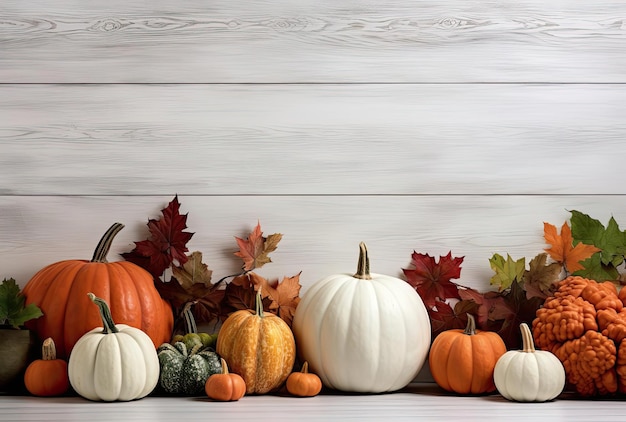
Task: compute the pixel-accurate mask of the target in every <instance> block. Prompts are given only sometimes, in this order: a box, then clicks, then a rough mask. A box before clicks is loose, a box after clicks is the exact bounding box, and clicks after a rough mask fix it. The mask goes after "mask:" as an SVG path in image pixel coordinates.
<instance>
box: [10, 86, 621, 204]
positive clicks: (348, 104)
mask: <svg viewBox="0 0 626 422" xmlns="http://www.w3.org/2000/svg"><path fill="white" fill-rule="evenodd" d="M624 116H626V85H593V84H592V85H567V86H561V85H556V86H555V85H541V84H540V85H499V84H496V85H436V84H435V85H419V84H418V85H393V86H382V85H367V84H366V85H360V84H356V85H323V86H318V85H5V86H0V142H1V146H0V148H1V150H2V153H1V154H0V194H4V195H102V194H116V195H121V194H127V195H169V194H174V193H180V194H197V195H302V194H315V195H317V194H331V195H353V194H378V195H380V194H398V195H402V194H411V195H413V194H624V193H626V187H625V185H624V183H623V180H624V179H625V176H626V174H625V172H626V170H625V168H624V166H623V163H622V159H623V157H624V155H625V154H626V143H624V139H626V120H624Z"/></svg>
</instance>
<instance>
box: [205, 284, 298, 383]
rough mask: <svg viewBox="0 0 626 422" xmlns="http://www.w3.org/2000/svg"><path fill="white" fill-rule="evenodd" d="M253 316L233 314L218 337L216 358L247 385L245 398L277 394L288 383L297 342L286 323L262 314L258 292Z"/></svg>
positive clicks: (246, 312)
mask: <svg viewBox="0 0 626 422" xmlns="http://www.w3.org/2000/svg"><path fill="white" fill-rule="evenodd" d="M255 307H256V312H255V311H252V310H249V309H245V310H240V311H236V312H234V313H232V314H231V315H230V316H229V317H228V318H226V321H224V324H222V327H221V328H220V332H219V335H218V337H217V347H216V351H217V354H218V355H220V356H221V357H223V358H224V359H225V360H226V362H228V365H229V366H230V369H231V371H232V372H234V373H236V374H239V375H241V377H242V378H243V380H244V381H245V382H246V394H264V393H268V392H270V391H272V390H276V389H278V388H279V387H281V386H282V384H283V383H284V382H285V380H287V377H288V376H289V374H291V371H292V369H293V364H294V362H295V360H296V342H295V339H294V337H293V333H292V332H291V329H290V328H289V326H288V325H287V323H286V322H285V321H283V320H282V319H281V318H279V317H278V316H276V315H274V314H271V313H267V314H266V313H264V312H263V304H262V302H261V290H260V289H259V291H257V294H256V306H255Z"/></svg>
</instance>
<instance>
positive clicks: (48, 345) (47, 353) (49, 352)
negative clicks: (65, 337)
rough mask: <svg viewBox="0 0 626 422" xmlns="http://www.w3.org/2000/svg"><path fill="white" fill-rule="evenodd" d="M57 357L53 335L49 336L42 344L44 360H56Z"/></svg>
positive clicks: (42, 357)
mask: <svg viewBox="0 0 626 422" xmlns="http://www.w3.org/2000/svg"><path fill="white" fill-rule="evenodd" d="M56 358H57V348H56V345H55V344H54V340H52V337H48V338H47V339H45V340H44V341H43V344H42V346H41V359H42V360H55V359H56Z"/></svg>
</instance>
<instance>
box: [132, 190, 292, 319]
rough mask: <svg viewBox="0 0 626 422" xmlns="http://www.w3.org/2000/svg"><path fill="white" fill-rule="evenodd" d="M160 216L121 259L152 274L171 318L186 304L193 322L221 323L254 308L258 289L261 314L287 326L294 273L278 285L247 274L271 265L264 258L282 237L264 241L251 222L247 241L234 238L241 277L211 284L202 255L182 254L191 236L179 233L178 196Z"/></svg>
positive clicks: (182, 217) (183, 217)
mask: <svg viewBox="0 0 626 422" xmlns="http://www.w3.org/2000/svg"><path fill="white" fill-rule="evenodd" d="M161 213H162V214H163V216H162V217H161V218H160V219H158V220H157V219H150V220H149V221H148V230H149V232H150V236H149V238H148V239H146V240H142V241H139V242H135V248H134V249H133V250H132V251H130V252H127V253H123V254H122V256H123V257H124V259H126V260H127V261H130V262H133V263H135V264H137V265H139V266H141V267H143V268H144V269H146V270H147V271H149V272H150V273H151V274H152V276H153V277H154V280H155V285H156V288H157V290H158V291H159V293H160V294H161V296H162V297H163V298H164V299H165V300H167V301H169V302H170V304H171V305H172V307H173V308H174V314H175V315H177V316H178V315H180V314H181V313H182V310H183V308H184V306H185V305H186V304H188V303H192V304H193V308H192V312H193V314H194V317H195V319H196V322H212V321H219V320H223V319H225V318H226V317H227V316H228V315H230V314H231V313H232V312H234V311H237V310H241V309H254V307H255V297H256V290H257V289H258V288H259V287H260V288H261V291H262V295H263V307H264V310H265V311H267V312H272V313H274V314H276V315H278V316H279V317H280V318H282V319H283V320H284V321H285V322H286V323H287V324H288V325H289V326H291V320H292V319H293V315H294V313H295V310H296V306H298V302H299V301H300V287H301V285H300V274H296V275H294V276H292V277H284V278H283V280H282V281H281V282H279V281H278V279H276V280H268V279H266V278H264V277H262V276H260V275H259V274H257V273H255V272H254V271H253V270H255V269H257V268H260V267H262V266H263V265H265V264H267V263H269V262H271V259H270V257H269V254H270V253H271V252H273V251H274V250H276V247H277V246H278V242H280V240H281V238H282V235H281V234H280V233H275V234H272V235H269V236H267V237H265V236H263V232H262V231H261V225H260V223H257V225H256V227H255V228H254V229H253V230H252V232H251V233H250V234H249V236H248V238H247V239H242V238H239V237H235V240H236V241H237V244H238V246H239V250H238V251H237V252H235V254H234V255H235V256H237V257H239V258H241V259H242V261H243V265H242V269H241V272H240V273H238V274H232V275H227V276H225V277H223V278H221V279H219V280H218V281H216V282H213V281H212V276H213V272H212V270H210V269H209V267H208V266H207V265H206V264H205V263H204V262H203V261H202V253H201V252H199V251H195V252H191V253H188V252H189V249H188V248H187V242H189V240H190V239H191V237H192V236H193V233H190V232H186V231H185V229H186V228H187V214H180V203H179V202H178V196H176V197H174V199H173V200H172V201H170V203H169V204H168V205H167V207H165V208H164V209H163V210H161ZM166 270H171V276H170V279H169V280H167V279H165V274H169V272H167V271H166ZM229 279H230V281H228V280H229ZM179 322H181V323H182V318H179Z"/></svg>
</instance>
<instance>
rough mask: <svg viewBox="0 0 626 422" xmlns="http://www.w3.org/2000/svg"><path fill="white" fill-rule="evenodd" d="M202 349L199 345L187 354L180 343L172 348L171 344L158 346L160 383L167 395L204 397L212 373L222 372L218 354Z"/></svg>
mask: <svg viewBox="0 0 626 422" xmlns="http://www.w3.org/2000/svg"><path fill="white" fill-rule="evenodd" d="M201 348H202V346H201V345H197V346H194V348H193V349H191V350H190V351H188V350H187V346H185V343H183V342H181V341H179V342H177V343H175V344H174V345H173V346H172V345H171V344H169V343H163V344H162V345H161V346H159V348H158V349H157V354H158V357H159V366H160V368H161V373H160V375H159V384H160V386H161V387H162V388H163V390H165V392H166V393H169V394H182V395H191V396H193V395H200V394H203V393H204V385H205V384H206V380H207V379H208V378H209V377H210V376H211V375H213V374H221V373H222V364H221V362H220V357H219V356H218V355H217V353H215V352H214V351H212V350H210V349H201Z"/></svg>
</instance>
